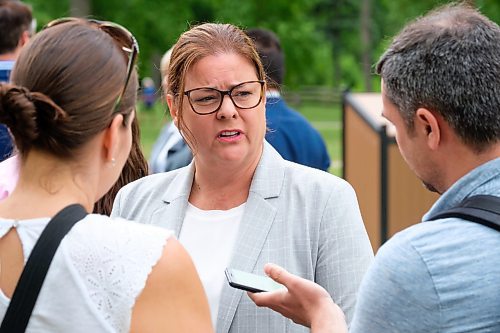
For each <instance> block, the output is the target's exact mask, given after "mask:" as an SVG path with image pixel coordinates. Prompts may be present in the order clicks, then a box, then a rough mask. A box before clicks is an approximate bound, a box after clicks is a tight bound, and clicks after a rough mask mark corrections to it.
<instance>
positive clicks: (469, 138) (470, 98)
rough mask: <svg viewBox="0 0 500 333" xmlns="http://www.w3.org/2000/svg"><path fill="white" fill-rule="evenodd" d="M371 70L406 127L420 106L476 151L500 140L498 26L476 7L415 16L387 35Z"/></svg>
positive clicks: (448, 8) (459, 6)
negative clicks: (374, 69) (387, 43)
mask: <svg viewBox="0 0 500 333" xmlns="http://www.w3.org/2000/svg"><path fill="white" fill-rule="evenodd" d="M377 72H378V74H380V75H381V77H382V79H383V81H384V93H385V94H386V96H387V97H388V98H389V99H390V100H391V101H392V102H393V103H394V104H395V105H396V106H397V107H398V109H399V112H400V114H401V115H402V117H403V119H404V120H405V123H406V125H407V127H408V129H409V130H410V131H411V130H413V125H414V123H413V119H414V116H415V112H416V110H417V109H418V108H420V107H423V108H427V109H429V110H431V111H434V112H436V113H438V114H439V115H441V116H442V117H443V118H444V119H445V121H446V122H447V123H448V124H449V125H450V126H451V127H452V128H453V130H454V131H455V132H456V133H457V135H458V136H459V137H460V138H461V140H462V141H463V142H464V143H465V144H467V145H468V146H470V147H471V148H473V149H475V150H476V151H478V152H480V151H483V150H485V149H486V148H488V147H489V146H490V144H492V143H495V142H498V141H499V140H500V27H499V26H498V25H497V24H495V23H494V22H492V21H491V20H489V19H488V18H487V17H485V16H483V15H482V14H481V13H479V12H478V11H477V10H476V9H474V8H472V7H470V6H467V5H463V4H452V5H446V6H443V7H441V8H438V9H437V10H435V11H432V12H430V13H429V14H427V15H425V16H423V17H421V18H419V19H417V20H416V21H414V22H413V23H411V24H410V25H408V26H407V27H406V28H404V29H403V30H402V31H401V32H400V33H399V34H398V35H397V36H396V37H395V38H394V39H393V41H392V43H391V45H390V46H389V48H388V49H387V51H386V52H385V53H384V54H383V55H382V57H381V58H380V60H379V62H378V64H377Z"/></svg>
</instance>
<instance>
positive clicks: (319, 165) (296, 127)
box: [246, 28, 330, 171]
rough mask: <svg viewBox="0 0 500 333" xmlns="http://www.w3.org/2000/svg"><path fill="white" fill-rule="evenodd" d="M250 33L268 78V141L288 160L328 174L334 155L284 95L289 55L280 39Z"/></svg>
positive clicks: (266, 33)
mask: <svg viewBox="0 0 500 333" xmlns="http://www.w3.org/2000/svg"><path fill="white" fill-rule="evenodd" d="M246 33H247V35H248V36H249V37H250V38H251V39H252V40H253V42H254V43H255V47H256V49H257V52H258V53H259V56H260V60H261V61H262V65H263V66H264V70H265V72H266V76H267V82H268V84H267V90H266V121H267V127H268V128H269V131H268V132H267V133H266V141H267V142H269V143H270V144H271V145H272V146H273V147H274V149H276V150H277V151H278V153H280V155H281V156H282V157H283V158H284V159H285V160H289V161H292V162H295V163H299V164H303V165H307V166H310V167H312V168H316V169H320V170H324V171H328V168H329V167H330V156H328V151H327V149H326V145H325V142H324V140H323V138H322V137H321V134H320V133H319V132H318V131H317V130H316V129H315V128H314V127H312V125H311V124H310V123H309V121H308V120H307V119H306V118H305V117H304V116H302V115H301V114H300V113H298V112H297V111H295V110H293V109H292V108H290V107H289V106H288V105H287V104H286V102H285V101H284V100H283V98H282V96H281V93H280V87H281V85H282V84H283V78H284V77H285V55H284V53H283V50H282V48H281V43H280V40H279V38H278V36H276V34H275V33H274V32H272V31H270V30H266V29H261V28H254V29H248V30H246Z"/></svg>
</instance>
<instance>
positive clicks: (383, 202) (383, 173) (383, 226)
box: [379, 125, 389, 245]
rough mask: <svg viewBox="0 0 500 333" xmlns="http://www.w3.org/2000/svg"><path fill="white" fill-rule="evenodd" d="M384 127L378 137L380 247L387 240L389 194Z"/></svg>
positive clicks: (386, 143) (386, 140)
mask: <svg viewBox="0 0 500 333" xmlns="http://www.w3.org/2000/svg"><path fill="white" fill-rule="evenodd" d="M386 128H387V127H386V125H382V126H381V127H380V130H379V135H380V245H382V244H384V243H385V242H386V241H387V238H388V229H389V228H388V212H387V207H388V194H389V184H388V181H389V177H388V174H389V170H388V161H387V155H388V154H387V150H388V144H389V140H388V138H387V132H386Z"/></svg>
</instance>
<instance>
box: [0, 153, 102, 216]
mask: <svg viewBox="0 0 500 333" xmlns="http://www.w3.org/2000/svg"><path fill="white" fill-rule="evenodd" d="M20 164H21V165H20V167H21V168H20V173H19V181H18V183H17V185H16V188H15V189H14V191H13V192H12V194H11V195H10V196H9V197H8V198H7V199H5V200H4V201H2V202H1V203H0V216H1V217H3V218H12V219H29V218H36V217H50V216H53V215H55V214H56V213H57V212H58V211H59V210H61V209H62V208H64V207H65V206H67V205H69V204H72V203H79V204H81V205H83V206H84V208H85V209H86V210H87V211H89V212H91V211H92V208H93V205H94V189H93V188H94V186H93V185H92V184H94V183H95V182H94V181H93V180H92V179H89V177H88V175H89V174H91V172H85V173H83V172H82V171H81V170H85V169H86V168H82V167H81V166H77V165H76V164H75V163H74V162H71V161H68V160H62V159H59V158H56V157H54V156H51V155H49V154H46V153H43V152H37V151H31V152H30V153H29V154H28V156H27V157H26V160H24V161H21V163H20Z"/></svg>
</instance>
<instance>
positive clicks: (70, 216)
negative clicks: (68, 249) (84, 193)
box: [0, 204, 87, 333]
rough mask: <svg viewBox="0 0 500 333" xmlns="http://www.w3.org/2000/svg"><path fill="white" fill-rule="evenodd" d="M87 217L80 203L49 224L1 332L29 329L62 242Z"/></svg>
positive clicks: (17, 286)
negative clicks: (40, 294) (37, 302)
mask: <svg viewBox="0 0 500 333" xmlns="http://www.w3.org/2000/svg"><path fill="white" fill-rule="evenodd" d="M86 215H87V212H86V211H85V209H84V208H83V207H82V206H81V205H79V204H73V205H70V206H67V207H66V208H64V209H63V210H61V211H60V212H59V213H57V214H56V215H55V216H54V217H53V218H52V219H51V220H50V222H49V224H47V226H46V227H45V229H44V230H43V232H42V234H41V235H40V238H39V239H38V241H37V242H36V244H35V246H34V247H33V251H32V252H31V254H30V256H29V258H28V261H27V262H26V266H25V267H24V270H23V272H22V273H21V277H20V278H19V281H18V282H17V285H16V289H15V290H14V294H13V295H12V299H11V301H10V304H9V307H8V308H7V312H6V313H5V316H4V318H3V321H2V326H1V327H0V333H7V332H9V333H18V332H19V333H20V332H24V331H25V330H26V327H27V326H28V322H29V319H30V317H31V313H32V312H33V308H34V307H35V303H36V300H37V298H38V294H39V293H40V289H41V288H42V285H43V281H44V280H45V276H46V275H47V271H48V270H49V267H50V263H51V262H52V258H53V257H54V254H55V253H56V250H57V248H58V247H59V244H60V243H61V240H62V239H63V238H64V236H65V235H66V234H67V233H68V232H69V231H70V230H71V228H72V227H73V225H75V223H76V222H78V221H80V220H81V219H83V218H84V217H85V216H86Z"/></svg>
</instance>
